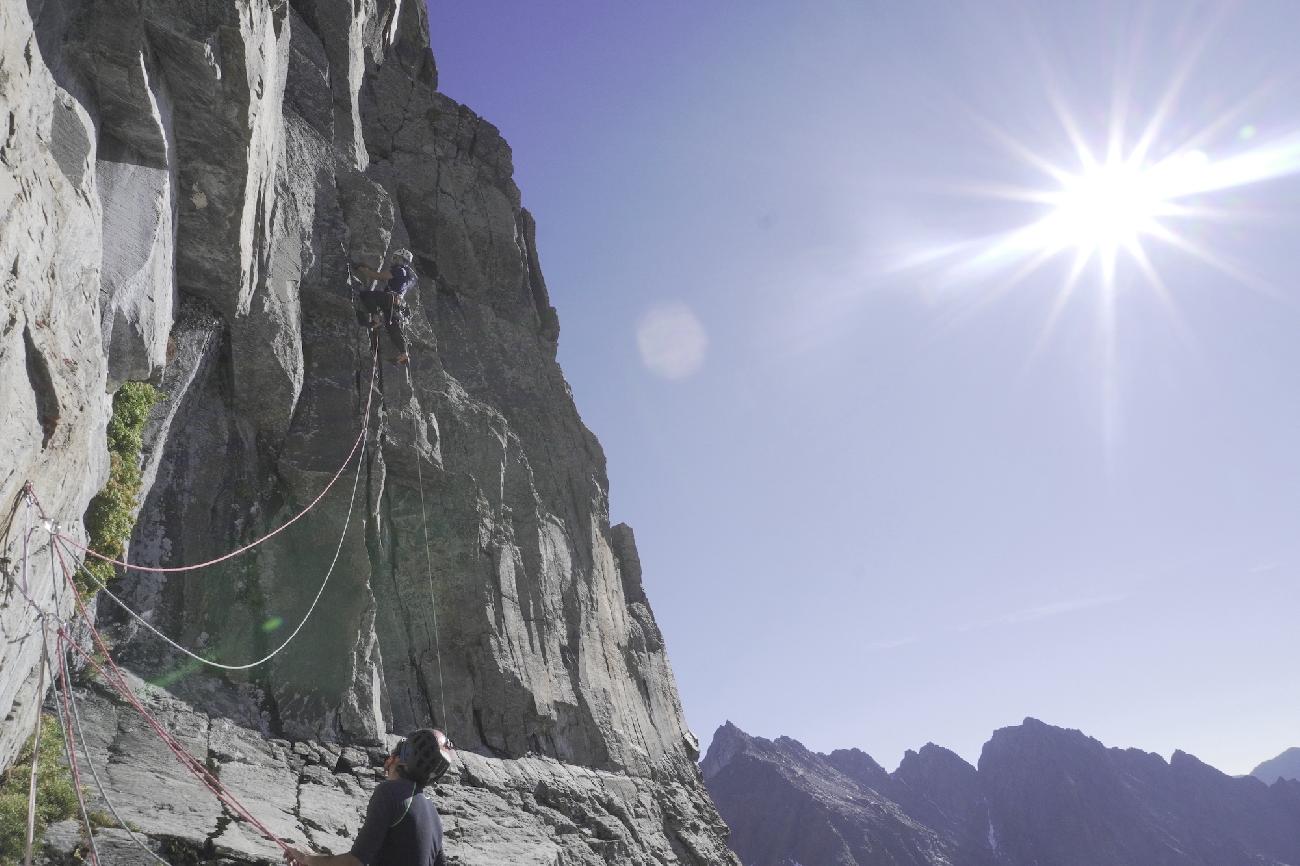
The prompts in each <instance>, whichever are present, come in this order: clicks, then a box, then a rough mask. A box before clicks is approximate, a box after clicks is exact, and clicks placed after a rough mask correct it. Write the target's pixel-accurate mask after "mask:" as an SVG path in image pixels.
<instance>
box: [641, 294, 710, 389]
mask: <svg viewBox="0 0 1300 866" xmlns="http://www.w3.org/2000/svg"><path fill="white" fill-rule="evenodd" d="M636 344H637V349H639V350H640V352H641V363H643V364H645V366H646V369H648V370H649V371H650V372H652V373H654V374H656V375H659V376H662V377H664V378H665V379H685V378H686V377H688V376H690V375H692V374H694V373H696V372H697V371H698V370H699V369H700V367H702V366H703V365H704V352H705V350H706V349H707V348H708V345H709V338H708V335H707V334H706V333H705V331H704V326H703V325H702V324H700V320H699V318H697V317H696V315H695V312H694V311H693V310H691V308H690V307H688V306H686V305H685V304H683V303H669V304H662V305H660V306H657V307H654V308H652V309H651V310H649V311H647V312H646V313H645V314H644V315H642V316H641V319H640V320H639V321H638V322H637V326H636Z"/></svg>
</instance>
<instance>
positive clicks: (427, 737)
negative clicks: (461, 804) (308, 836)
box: [285, 728, 455, 866]
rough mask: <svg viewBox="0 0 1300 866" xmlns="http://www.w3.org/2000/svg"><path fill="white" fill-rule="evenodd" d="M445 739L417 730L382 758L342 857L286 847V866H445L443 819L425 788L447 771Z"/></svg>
mask: <svg viewBox="0 0 1300 866" xmlns="http://www.w3.org/2000/svg"><path fill="white" fill-rule="evenodd" d="M454 751H455V746H453V745H452V743H451V740H449V739H447V735H446V734H444V733H443V732H442V731H439V730H435V729H433V728H421V729H420V730H418V731H416V732H415V733H413V734H411V735H410V736H409V737H407V738H406V739H405V740H403V741H402V742H401V743H400V744H399V745H398V746H397V748H395V749H393V751H392V754H390V755H389V756H388V757H387V758H385V759H384V775H385V776H386V777H387V781H384V782H381V783H380V784H379V787H378V788H375V793H373V794H371V795H370V805H368V806H367V807H366V823H365V824H364V825H362V827H361V832H359V833H357V838H356V841H355V842H354V843H353V844H352V850H351V851H349V852H348V853H347V854H332V855H331V854H304V853H303V852H302V851H299V850H297V849H294V848H291V849H289V851H290V853H288V854H286V855H285V860H287V861H288V862H289V863H290V866H358V864H361V866H444V864H445V863H446V860H445V857H444V854H443V851H442V819H441V818H440V817H439V816H438V810H437V809H435V808H434V806H433V801H432V800H430V799H429V797H428V795H426V794H425V793H424V790H423V789H424V787H425V786H426V785H431V784H433V783H434V782H436V781H438V779H440V778H441V777H442V775H443V774H444V773H446V772H447V770H449V769H450V768H451V759H452V754H453V752H454Z"/></svg>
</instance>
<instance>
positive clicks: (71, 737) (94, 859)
mask: <svg viewBox="0 0 1300 866" xmlns="http://www.w3.org/2000/svg"><path fill="white" fill-rule="evenodd" d="M59 632H60V634H59V640H58V646H59V689H58V691H59V696H60V697H61V698H62V700H63V719H64V724H63V739H64V743H65V745H67V747H68V764H69V765H70V766H71V767H72V784H73V785H74V786H75V788H74V790H75V791H76V794H77V802H78V803H80V804H81V817H82V820H83V821H85V823H86V836H87V839H88V841H89V842H90V862H91V863H94V864H95V866H99V852H98V851H96V850H95V843H94V840H93V838H90V837H92V835H93V834H94V832H95V831H94V830H93V829H92V828H91V826H90V816H89V815H87V814H86V802H85V800H83V799H82V796H81V768H80V765H79V764H78V763H77V737H76V734H75V733H73V730H72V727H71V724H70V720H71V719H72V707H71V706H70V705H69V704H68V689H69V687H70V686H69V685H68V657H67V654H66V653H64V651H63V644H64V643H65V642H66V641H65V639H64V637H63V634H62V632H63V629H62V628H60V629H59Z"/></svg>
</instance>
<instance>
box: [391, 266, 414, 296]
mask: <svg viewBox="0 0 1300 866" xmlns="http://www.w3.org/2000/svg"><path fill="white" fill-rule="evenodd" d="M388 272H389V273H390V274H392V277H390V278H389V280H388V291H390V292H392V293H393V294H394V295H397V297H399V298H400V297H402V296H403V295H405V294H406V293H407V292H409V291H410V290H411V289H413V288H415V284H416V283H417V282H419V279H420V278H419V277H417V276H416V275H415V268H413V267H411V266H410V265H408V264H400V265H393V266H392V267H391V268H389V269H388Z"/></svg>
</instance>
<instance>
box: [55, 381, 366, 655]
mask: <svg viewBox="0 0 1300 866" xmlns="http://www.w3.org/2000/svg"><path fill="white" fill-rule="evenodd" d="M370 384H371V387H372V388H373V387H374V380H373V378H372V380H371V383H370ZM369 422H370V416H369V413H367V415H366V426H365V428H364V429H363V431H362V435H361V449H360V451H359V452H358V454H361V455H364V454H365V450H366V449H365V445H366V441H367V440H368V439H369V437H370V423H369ZM363 465H364V462H363V460H362V458H361V457H358V458H357V471H356V474H355V475H354V476H353V479H352V496H351V498H350V499H349V500H348V513H347V517H346V518H345V519H344V520H343V531H342V532H341V533H339V543H338V545H337V546H336V547H335V548H334V558H333V559H332V560H330V566H329V569H328V570H326V572H325V577H324V578H323V579H322V580H321V584H320V588H319V589H317V590H316V596H315V598H313V599H312V600H311V605H310V606H309V607H308V608H307V612H306V613H305V614H303V617H302V620H301V621H300V622H299V623H298V625H297V626H296V627H295V628H294V630H293V632H292V633H291V634H290V635H289V636H288V637H287V638H285V639H284V642H283V643H281V644H280V645H279V646H278V647H276V648H275V649H273V650H271V651H270V652H269V653H267V654H266V655H264V656H262V657H261V658H260V659H258V660H257V661H252V662H248V663H246V664H241V665H228V664H225V663H223V662H217V661H213V660H211V659H208V658H204V657H203V656H201V655H199V654H198V653H196V652H194V651H193V650H191V649H188V648H187V647H184V646H182V645H181V644H179V643H177V642H176V641H174V640H172V639H171V638H170V637H168V636H167V635H165V634H163V633H162V632H161V631H159V630H158V629H157V628H156V627H155V626H154V624H153V623H151V622H149V620H147V619H145V618H144V617H143V616H141V615H140V614H139V613H137V612H136V611H135V610H134V609H133V608H132V607H131V606H130V605H128V604H127V603H126V602H124V601H122V599H120V598H118V597H117V596H116V595H114V594H113V592H112V590H110V589H109V588H108V587H107V586H105V585H104V583H103V581H101V580H100V579H99V578H98V577H96V576H95V574H94V573H93V572H92V571H90V569H88V568H86V563H85V560H82V561H81V562H78V563H77V567H78V568H80V569H81V571H82V573H83V574H85V575H86V576H87V577H89V578H90V579H91V580H92V581H94V583H95V585H96V586H98V587H99V590H100V592H102V593H104V594H105V595H107V596H108V597H109V598H111V599H112V600H113V601H114V602H115V603H116V604H117V606H118V607H120V608H122V610H124V611H126V612H127V613H128V614H129V615H130V616H131V618H132V619H134V620H135V621H136V622H138V623H140V625H142V626H144V627H145V628H147V629H148V630H149V631H150V632H152V633H153V634H154V636H155V637H157V638H158V639H159V640H161V641H163V642H164V643H166V644H167V645H168V646H170V647H171V648H172V649H174V650H176V651H178V652H180V653H183V654H184V655H187V656H189V657H190V658H192V659H194V660H195V661H197V662H202V663H203V664H205V665H208V666H209V667H214V668H220V669H221V670H223V671H246V670H248V669H249V668H255V667H257V666H258V665H261V664H265V663H266V662H268V661H270V660H271V659H273V658H275V657H276V656H277V655H279V654H280V651H281V650H283V649H284V648H285V647H287V646H288V645H289V644H290V643H291V642H292V641H293V639H294V638H296V637H297V636H298V633H299V632H301V631H302V629H303V626H305V625H306V624H307V620H309V619H311V615H312V614H313V613H314V612H315V610H316V605H317V604H318V603H319V602H320V600H321V596H322V595H324V594H325V587H326V586H327V585H328V584H329V581H330V576H331V575H333V574H334V567H335V566H336V565H338V561H339V556H340V555H341V554H342V553H343V542H344V541H346V540H347V536H348V526H349V525H351V523H352V512H353V511H354V510H355V509H356V503H357V489H358V488H359V487H360V485H361V469H362V467H363ZM61 538H62V536H57V535H56V536H54V537H52V538H51V543H52V544H53V543H55V542H56V541H59V540H61ZM68 555H69V556H72V558H73V559H74V560H75V559H76V556H75V555H74V554H73V552H72V551H71V550H69V551H68Z"/></svg>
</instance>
